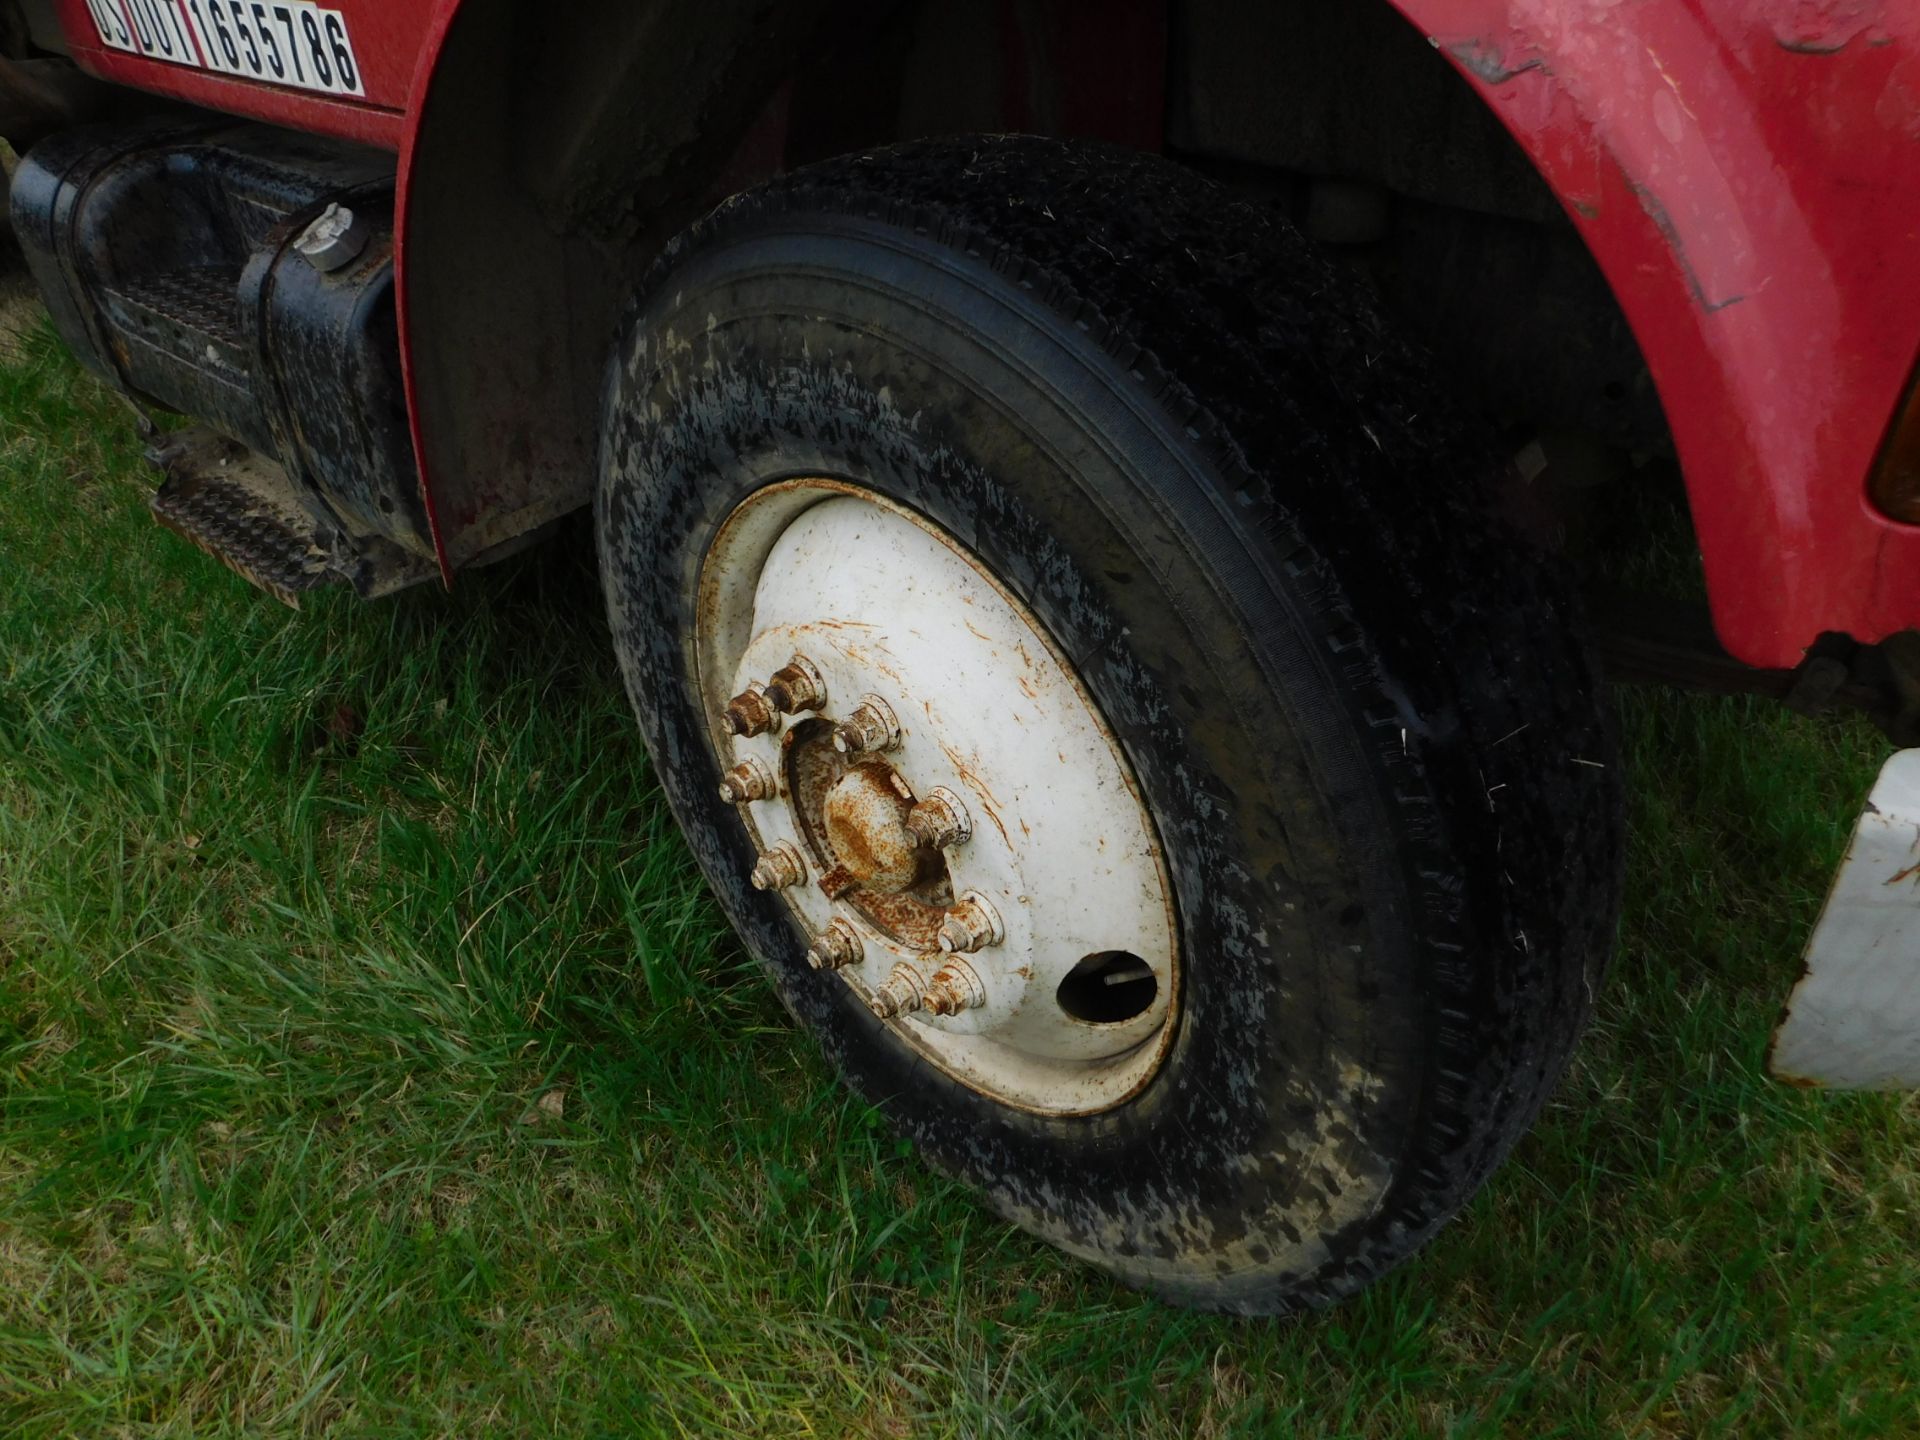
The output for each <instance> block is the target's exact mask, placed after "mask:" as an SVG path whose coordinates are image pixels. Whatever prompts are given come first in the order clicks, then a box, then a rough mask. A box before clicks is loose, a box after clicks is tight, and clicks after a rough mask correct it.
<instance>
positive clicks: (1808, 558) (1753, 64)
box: [1395, 0, 1920, 666]
mask: <svg viewBox="0 0 1920 1440" xmlns="http://www.w3.org/2000/svg"><path fill="white" fill-rule="evenodd" d="M1395 3H1396V4H1397V5H1398V7H1399V9H1400V10H1401V11H1402V12H1403V13H1404V14H1405V15H1406V16H1407V17H1408V18H1409V19H1410V20H1412V21H1413V23H1414V24H1416V25H1418V26H1419V27H1420V28H1421V29H1422V30H1423V31H1424V32H1425V33H1426V34H1427V35H1428V37H1429V38H1430V39H1431V40H1432V42H1433V43H1434V45H1436V46H1437V47H1439V49H1440V50H1442V51H1443V52H1444V53H1445V54H1446V55H1447V56H1448V58H1450V59H1451V60H1452V61H1453V63H1454V64H1455V65H1456V66H1458V67H1459V68H1460V70H1461V71H1462V72H1463V73H1464V74H1465V75H1466V76H1467V78H1468V79H1469V80H1470V81H1471V82H1472V83H1473V85H1474V87H1475V88H1476V89H1477V90H1479V92H1480V93H1481V95H1482V96H1483V97H1485V99H1486V101H1487V103H1488V104H1489V105H1491V106H1492V107H1493V108H1494V110H1495V112H1496V113H1498V114H1499V116H1500V118H1501V119H1502V120H1503V121H1504V122H1505V123H1506V125H1507V127H1508V129H1510V130H1511V131H1512V132H1513V134H1514V136H1515V138H1516V139H1518V140H1519V142H1520V144H1521V145H1522V146H1524V147H1525V149H1526V151H1527V153H1528V154H1529V155H1530V156H1531V157H1532V158H1533V161H1534V164H1535V165H1537V166H1538V167H1539V169H1540V171H1541V173H1542V174H1543V175H1545V177H1546V178H1547V180H1548V182H1549V183H1550V184H1551V185H1552V187H1553V190H1554V192H1555V194H1557V195H1558V196H1559V198H1560V200H1561V203H1562V204H1564V205H1565V206H1566V207H1567V210H1568V212H1569V213H1570V214H1571V216H1572V217H1573V221H1574V223H1575V224H1576V225H1577V226H1578V227H1579V228H1580V232H1581V234H1582V235H1583V236H1584V237H1585V239H1586V242H1587V244H1588V246H1589V247H1590V248H1591V249H1592V251H1593V254H1594V256H1595V258H1596V259H1597V260H1598V261H1599V263H1600V266H1601V269H1602V270H1603V271H1604V272H1605V274H1606V276H1607V279H1608V281H1609V282H1610V283H1611V285H1612V287H1613V290H1614V294H1615V295H1616V296H1617V297H1618V299H1619V301H1620V305H1621V307H1622V309H1623V310H1624V311H1625V313H1626V316H1627V319H1628V322H1629V323H1630V324H1631V325H1632V326H1633V330H1634V334H1635V335H1636V336H1637V337H1638V339H1639V342H1640V348H1641V350H1642V352H1643V353H1644V354H1645V356H1646V359H1647V363H1648V366H1649V368H1650V369H1651V371H1652V374H1653V379H1654V383H1655V384H1656V385H1657V386H1658V388H1659V392H1660V397H1661V400H1662V401H1663V403H1664V404H1665V407H1666V414H1667V420H1668V423H1669V424H1670V426H1671V427H1672V430H1673V436H1674V441H1675V443H1676V445H1677V446H1678V449H1679V453H1680V460H1681V465H1682V468H1683V469H1684V471H1685V474H1686V481H1687V490H1688V495H1689V497H1690V501H1691V504H1692V507H1693V516H1694V523H1695V525H1696V527H1697V529H1698V531H1699V538H1700V549H1701V553H1702V555H1703V556H1704V558H1705V561H1706V573H1707V588H1708V592H1709V595H1710V596H1711V599H1712V603H1713V613H1714V620H1715V624H1716V627H1717V628H1718V630H1719V632H1720V637H1721V639H1722V641H1723V642H1724V643H1725V645H1726V646H1727V648H1728V649H1729V650H1730V651H1732V652H1733V653H1734V654H1735V655H1736V656H1738V657H1739V658H1740V659H1742V660H1745V661H1747V662H1749V663H1750V664H1754V665H1764V666H1789V665H1793V664H1796V663H1798V661H1799V660H1800V657H1801V652H1802V651H1803V650H1804V648H1805V647H1806V646H1807V645H1808V644H1809V643H1811V642H1812V641H1813V639H1814V638H1815V637H1816V636H1817V635H1819V634H1820V633H1821V632H1822V631H1827V630H1837V631H1843V632H1845V633H1847V634H1850V635H1853V636H1855V637H1857V638H1858V639H1861V640H1878V639H1880V638H1882V637H1884V636H1886V635H1889V634H1891V633H1893V632H1895V631H1899V630H1904V629H1908V628H1913V627H1915V626H1920V527H1913V526H1907V525H1899V524H1895V523H1893V522H1891V521H1889V520H1887V519H1885V518H1884V517H1882V516H1880V515H1879V514H1878V513H1876V512H1875V511H1874V510H1873V509H1872V508H1871V507H1870V505H1869V504H1868V502H1867V498H1866V492H1865V481H1866V477H1867V474H1868V471H1869V469H1870V468H1871V466H1872V463H1873V458H1874V454H1875V451H1876V450H1877V448H1878V446H1879V445H1880V443H1881V440H1882V437H1883V435H1884V434H1885V432H1886V430H1887V426H1888V421H1889V419H1890V417H1891V416H1892V414H1893V412H1894V410H1895V408H1896V406H1897V405H1898V403H1899V400H1900V396H1901V394H1902V393H1903V390H1904V387H1905V385H1906V383H1907V379H1908V376H1909V373H1910V372H1911V371H1912V370H1913V367H1914V362H1915V348H1916V342H1917V341H1920V268H1917V267H1916V261H1920V247H1916V243H1915V242H1916V239H1920V186H1916V185H1914V184H1913V183H1911V180H1910V176H1911V175H1912V173H1913V171H1914V168H1915V167H1916V165H1920V9H1916V8H1915V7H1913V6H1907V5H1900V4H1880V3H1877V0H1395Z"/></svg>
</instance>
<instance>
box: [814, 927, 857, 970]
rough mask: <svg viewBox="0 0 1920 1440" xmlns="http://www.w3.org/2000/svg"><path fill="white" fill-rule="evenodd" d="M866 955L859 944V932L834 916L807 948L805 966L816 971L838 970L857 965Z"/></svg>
mask: <svg viewBox="0 0 1920 1440" xmlns="http://www.w3.org/2000/svg"><path fill="white" fill-rule="evenodd" d="M866 953H867V947H866V946H865V945H863V944H862V943H861V942H860V932H859V931H857V930H855V929H854V928H853V926H851V925H849V924H848V923H847V922H846V921H845V920H842V919H841V918H840V917H839V916H838V915H836V916H834V917H833V919H831V920H829V921H828V922H827V928H826V929H824V930H822V931H821V932H820V933H819V934H818V935H816V936H814V937H813V944H811V945H809V946H808V947H807V964H809V965H811V966H812V967H813V968H814V969H816V970H839V969H842V968H844V967H845V966H848V965H858V964H859V963H860V962H861V960H862V959H864V958H865V957H866Z"/></svg>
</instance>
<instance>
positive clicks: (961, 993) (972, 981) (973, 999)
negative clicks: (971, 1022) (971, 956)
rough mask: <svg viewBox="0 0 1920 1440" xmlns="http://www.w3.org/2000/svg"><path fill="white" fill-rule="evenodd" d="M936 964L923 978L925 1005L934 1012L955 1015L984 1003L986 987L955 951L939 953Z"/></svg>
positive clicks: (985, 1000) (935, 1013)
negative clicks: (925, 988) (954, 953)
mask: <svg viewBox="0 0 1920 1440" xmlns="http://www.w3.org/2000/svg"><path fill="white" fill-rule="evenodd" d="M940 961H941V963H940V968H939V969H938V970H936V971H934V972H933V979H931V980H929V981H928V982H927V994H926V1000H925V1002H924V1003H925V1005H926V1008H927V1010H928V1011H929V1012H930V1013H932V1014H934V1015H958V1014H959V1013H960V1012H961V1011H962V1010H971V1009H973V1008H974V1006H976V1005H984V1004H986V1003H987V988H986V986H984V985H982V984H981V983H980V976H979V974H978V973H977V972H975V970H974V968H973V967H972V966H971V965H969V964H968V963H967V962H966V961H964V960H962V959H961V958H960V957H959V956H957V955H946V956H942V957H940Z"/></svg>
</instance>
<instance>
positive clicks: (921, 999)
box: [867, 960, 927, 1020]
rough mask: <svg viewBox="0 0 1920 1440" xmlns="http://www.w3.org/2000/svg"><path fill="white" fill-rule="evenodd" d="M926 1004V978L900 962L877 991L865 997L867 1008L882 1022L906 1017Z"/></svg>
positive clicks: (916, 968)
mask: <svg viewBox="0 0 1920 1440" xmlns="http://www.w3.org/2000/svg"><path fill="white" fill-rule="evenodd" d="M926 1003H927V977H926V976H924V975H922V974H921V973H920V970H919V968H918V967H917V966H914V965H909V964H908V963H907V962H906V961H904V960H902V961H901V962H900V963H899V964H898V965H895V966H894V967H893V970H892V972H891V973H890V974H888V976H887V978H886V980H885V981H884V982H882V984H881V986H880V988H879V989H877V990H875V991H873V992H872V993H871V994H870V995H868V996H867V1008H868V1009H869V1010H871V1011H873V1013H874V1014H875V1015H878V1016H879V1017H880V1018H881V1019H882V1020H891V1019H893V1018H894V1016H896V1015H907V1014H911V1013H912V1012H913V1011H915V1010H918V1009H919V1008H920V1007H921V1006H922V1005H924V1004H926Z"/></svg>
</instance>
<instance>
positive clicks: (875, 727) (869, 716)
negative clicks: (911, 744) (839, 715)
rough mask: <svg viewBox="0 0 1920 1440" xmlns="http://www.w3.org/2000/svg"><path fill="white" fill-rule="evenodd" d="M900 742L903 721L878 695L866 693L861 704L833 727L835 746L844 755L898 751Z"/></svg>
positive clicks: (861, 698)
mask: <svg viewBox="0 0 1920 1440" xmlns="http://www.w3.org/2000/svg"><path fill="white" fill-rule="evenodd" d="M899 745H900V721H899V720H898V719H897V718H896V717H895V715H894V713H893V707H892V706H891V705H889V704H887V702H886V701H884V700H882V699H881V698H880V697H879V696H878V695H862V696H861V697H860V706H859V708H858V709H856V710H855V711H854V712H853V714H851V715H849V716H848V717H847V718H846V719H845V720H844V721H843V722H842V723H841V724H839V725H836V726H835V727H834V730H833V748H834V749H836V750H838V751H839V752H840V753H841V754H842V755H864V754H867V753H868V752H869V751H873V750H894V749H898V748H899Z"/></svg>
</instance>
